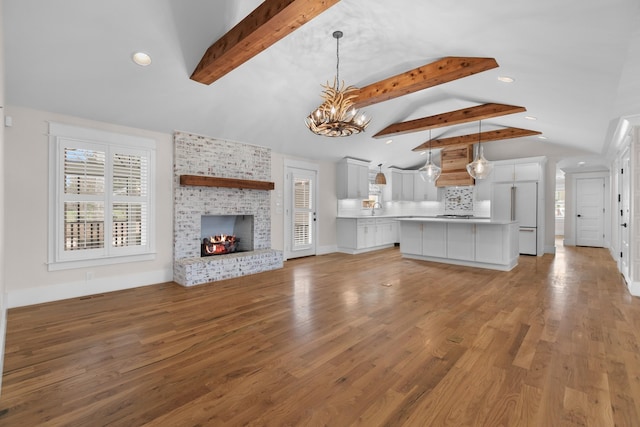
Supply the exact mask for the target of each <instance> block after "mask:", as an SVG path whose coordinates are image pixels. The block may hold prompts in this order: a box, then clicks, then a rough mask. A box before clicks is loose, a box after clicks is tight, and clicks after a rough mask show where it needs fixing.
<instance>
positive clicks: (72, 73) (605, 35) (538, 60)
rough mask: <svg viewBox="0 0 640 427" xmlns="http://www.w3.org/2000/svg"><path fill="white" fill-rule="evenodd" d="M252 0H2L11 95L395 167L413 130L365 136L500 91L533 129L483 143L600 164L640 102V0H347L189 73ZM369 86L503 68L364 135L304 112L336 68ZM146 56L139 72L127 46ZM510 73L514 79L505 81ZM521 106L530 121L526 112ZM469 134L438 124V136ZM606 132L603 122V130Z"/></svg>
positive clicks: (498, 97) (396, 111)
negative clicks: (445, 64) (465, 62)
mask: <svg viewBox="0 0 640 427" xmlns="http://www.w3.org/2000/svg"><path fill="white" fill-rule="evenodd" d="M260 3H261V2H260V1H257V0H242V1H231V0H226V1H223V0H189V1H183V0H182V1H181V0H136V1H130V0H113V1H108V2H88V1H86V0H64V1H63V0H49V1H45V0H4V16H3V19H4V23H3V25H4V31H5V61H6V63H5V69H6V88H7V89H6V92H7V93H6V101H7V104H8V105H16V106H24V107H31V108H36V109H42V110H47V111H52V112H58V113H62V114H70V115H74V116H78V117H84V118H89V119H94V120H100V121H105V122H109V123H115V124H121V125H126V126H133V127H138V128H143V129H149V130H154V131H159V132H166V133H171V132H172V131H173V130H176V129H177V130H184V131H188V132H193V133H197V134H202V135H207V136H213V137H218V138H223V139H227V140H232V141H241V142H247V143H251V144H257V145H263V146H268V147H271V148H272V149H273V150H275V151H277V152H280V153H284V154H289V155H294V156H301V157H305V158H309V159H318V160H330V161H333V160H338V159H339V158H342V157H344V156H353V157H358V158H364V159H368V160H371V161H372V164H374V165H375V164H378V163H383V164H385V165H391V164H393V165H396V166H399V167H415V166H417V165H421V164H422V163H424V157H422V156H420V154H419V153H416V152H413V151H412V148H414V147H416V146H418V145H420V144H421V143H423V142H425V141H426V140H427V139H428V132H415V133H409V134H405V135H399V136H396V137H393V138H392V139H393V142H392V143H391V144H386V139H374V138H372V136H373V135H374V134H375V133H377V132H378V131H380V130H381V129H384V128H385V127H387V126H388V125H390V124H392V123H395V122H400V121H407V120H412V119H416V118H420V117H425V116H430V115H435V114H439V113H442V112H445V111H453V110H458V109H461V108H467V107H470V106H474V105H479V104H482V103H488V102H496V103H504V104H510V105H521V106H524V107H526V109H527V111H526V112H524V113H518V114H512V115H508V116H504V117H496V118H492V119H488V120H486V121H483V123H482V127H483V130H486V131H489V130H492V129H501V128H503V127H507V126H511V127H517V128H525V129H531V130H536V131H539V132H542V135H543V136H544V137H546V138H547V139H545V140H541V139H538V138H537V137H536V136H532V137H524V138H517V139H514V140H509V141H500V142H492V143H489V144H487V145H486V146H485V155H486V156H487V157H488V158H490V159H496V160H497V159H504V158H510V157H524V156H531V155H549V156H554V157H558V158H565V157H568V158H573V157H576V156H588V157H592V158H595V159H602V154H603V153H605V152H606V150H607V138H608V135H609V133H610V128H611V126H612V123H615V122H616V120H617V118H618V117H619V115H622V114H638V113H640V87H639V86H638V85H637V81H638V80H637V78H633V77H632V75H636V76H637V73H636V74H633V70H638V69H639V68H640V67H639V64H640V55H638V47H639V46H640V43H639V42H638V40H639V39H640V32H639V30H638V22H640V11H639V3H638V2H637V0H609V1H606V2H605V1H596V2H584V1H583V0H564V1H561V2H558V1H554V0H539V1H536V2H521V1H514V2H504V1H498V0H487V1H482V2H479V1H475V0H462V1H456V2H451V1H445V0H439V1H428V2H427V1H422V0H399V1H384V2H382V1H379V2H373V1H367V0H342V1H340V2H338V4H336V5H335V6H333V7H331V8H330V9H329V10H327V11H326V12H324V13H322V14H321V15H319V16H318V17H316V18H315V19H313V20H312V21H310V22H309V23H307V24H305V25H304V26H302V27H301V28H299V29H297V30H296V31H294V32H293V33H291V34H290V35H288V36H286V37H285V38H283V39H282V40H280V41H279V42H277V43H276V44H274V45H273V46H271V47H269V48H268V49H267V50H265V51H263V52H262V53H260V54H258V55H257V56H255V57H253V58H252V59H250V60H249V61H247V62H246V63H244V64H242V65H241V66H240V67H238V68H237V69H235V70H233V71H232V72H231V73H229V74H227V75H225V76H223V77H222V78H221V79H219V80H217V81H216V82H214V83H213V84H211V85H203V84H200V83H197V82H194V81H192V80H190V79H189V76H190V75H191V73H192V72H193V70H194V68H195V67H196V65H197V64H198V62H199V60H200V58H201V57H202V55H203V53H204V52H205V51H206V49H207V48H208V47H209V46H210V45H211V44H212V43H213V42H214V41H216V40H217V39H218V38H220V37H221V36H222V35H224V34H225V33H226V32H227V31H228V30H229V29H231V28H232V27H233V26H234V25H235V24H236V23H237V22H239V21H240V20H241V19H242V18H243V17H244V16H246V15H247V14H249V13H250V12H251V11H252V10H253V9H255V7H257V6H258V5H259V4H260ZM337 29H339V30H342V31H343V32H344V37H343V38H342V39H341V41H340V76H341V78H343V79H344V80H345V81H346V82H347V84H352V85H356V86H360V87H362V86H366V85H368V84H371V83H373V82H376V81H379V80H382V79H384V78H386V77H389V76H392V75H395V74H399V73H402V72H405V71H407V70H410V69H412V68H415V67H418V66H421V65H424V64H427V63H430V62H433V61H435V60H437V59H440V58H442V57H445V56H472V57H473V56H475V57H492V58H495V59H496V60H497V62H498V64H499V67H498V68H496V69H493V70H489V71H485V72H482V73H479V74H477V75H474V76H471V77H467V78H464V79H461V80H458V81H455V82H451V83H447V84H444V85H441V86H438V87H434V88H430V89H426V90H423V91H420V92H416V93H413V94H411V95H406V96H403V97H399V98H396V99H393V100H389V101H385V102H382V103H379V104H376V105H372V106H369V107H366V108H365V110H366V111H367V112H368V114H369V115H371V116H372V117H373V119H372V121H371V124H370V126H369V128H368V129H367V131H366V132H365V133H364V134H360V135H356V136H351V137H348V138H337V139H328V138H324V137H319V136H316V135H313V134H311V133H310V132H309V131H308V130H307V128H306V127H305V125H304V122H303V119H304V117H305V116H306V115H307V114H308V113H309V112H311V111H312V110H313V109H315V108H316V107H317V105H318V104H319V103H320V101H321V98H320V92H321V87H320V84H321V83H325V82H327V81H332V80H333V77H334V75H335V69H336V58H335V40H334V39H333V38H332V36H331V34H332V32H333V31H334V30H337ZM139 50H141V51H145V52H147V53H149V54H150V55H151V56H152V59H153V63H152V65H150V66H148V67H146V68H142V67H139V66H137V65H135V64H134V63H133V62H132V61H131V59H130V58H131V55H132V53H133V52H135V51H139ZM503 75H506V76H511V77H513V78H514V79H515V82H514V83H512V84H505V83H502V82H500V81H498V79H497V77H498V76H503ZM527 115H530V116H534V117H536V118H537V120H535V121H531V120H527V119H525V116H527ZM473 132H477V125H476V124H474V123H468V124H463V125H457V126H451V127H446V128H440V129H438V130H435V131H433V137H434V138H446V137H451V136H457V135H463V134H468V133H473ZM608 132H609V133H608Z"/></svg>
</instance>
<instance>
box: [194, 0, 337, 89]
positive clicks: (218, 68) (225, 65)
mask: <svg viewBox="0 0 640 427" xmlns="http://www.w3.org/2000/svg"><path fill="white" fill-rule="evenodd" d="M339 1H340V0H265V1H264V2H263V3H262V4H261V5H260V6H258V7H257V8H256V9H255V10H254V11H253V12H251V13H250V14H249V15H247V16H246V17H245V18H244V19H243V20H242V21H240V22H239V23H238V24H237V25H236V26H235V27H233V28H232V29H231V30H229V32H227V33H226V34H225V35H224V36H222V37H221V38H220V39H219V40H218V41H216V42H215V43H214V44H212V45H211V46H210V47H209V49H207V51H206V52H205V54H204V56H203V57H202V59H201V60H200V63H199V64H198V66H197V67H196V69H195V70H194V72H193V74H192V75H191V79H192V80H195V81H197V82H200V83H204V84H207V85H208V84H211V83H213V82H214V81H216V80H218V79H219V78H220V77H222V76H224V75H225V74H227V73H229V72H230V71H231V70H233V69H235V68H237V67H239V66H240V65H242V64H243V63H245V62H246V61H248V60H249V59H251V58H253V57H254V56H256V55H257V54H259V53H260V52H262V51H263V50H265V49H267V48H268V47H269V46H271V45H272V44H274V43H275V42H277V41H278V40H280V39H282V38H284V37H285V36H287V35H288V34H290V33H292V32H293V31H294V30H296V29H297V28H299V27H301V26H302V25H304V24H306V23H307V22H309V21H310V20H311V19H313V18H315V17H316V16H318V15H319V14H320V13H322V12H324V11H325V10H327V9H329V8H330V7H331V6H333V5H334V4H336V3H338V2H339Z"/></svg>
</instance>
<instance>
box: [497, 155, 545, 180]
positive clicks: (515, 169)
mask: <svg viewBox="0 0 640 427" xmlns="http://www.w3.org/2000/svg"><path fill="white" fill-rule="evenodd" d="M532 160H533V159H532ZM543 165H544V161H542V159H541V160H538V161H526V162H519V161H514V160H504V161H497V162H494V165H493V172H492V174H491V177H492V181H493V182H518V181H538V180H540V177H541V176H542V167H543Z"/></svg>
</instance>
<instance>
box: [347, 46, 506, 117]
mask: <svg viewBox="0 0 640 427" xmlns="http://www.w3.org/2000/svg"><path fill="white" fill-rule="evenodd" d="M496 67H498V63H497V62H496V60H495V59H493V58H466V57H456V56H449V57H446V58H442V59H440V60H438V61H435V62H432V63H431V64H427V65H423V66H421V67H418V68H414V69H413V70H410V71H407V72H405V73H402V74H398V75H396V76H393V77H389V78H388V79H385V80H381V81H379V82H377V83H373V84H370V85H369V86H365V87H363V88H361V89H360V91H359V92H358V98H357V99H356V105H355V106H356V108H362V107H366V106H368V105H372V104H377V103H378V102H383V101H388V100H389V99H393V98H397V97H399V96H402V95H408V94H410V93H413V92H417V91H419V90H422V89H427V88H430V87H433V86H437V85H440V84H442V83H447V82H450V81H453V80H458V79H461V78H463V77H467V76H471V75H473V74H477V73H480V72H482V71H486V70H490V69H492V68H496Z"/></svg>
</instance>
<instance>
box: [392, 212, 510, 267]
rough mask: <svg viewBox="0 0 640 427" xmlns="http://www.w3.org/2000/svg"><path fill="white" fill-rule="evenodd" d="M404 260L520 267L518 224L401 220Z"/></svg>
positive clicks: (401, 242) (508, 222) (476, 221)
mask: <svg viewBox="0 0 640 427" xmlns="http://www.w3.org/2000/svg"><path fill="white" fill-rule="evenodd" d="M399 222H400V230H401V233H400V252H401V253H402V256H403V257H404V258H412V259H418V260H424V261H435V262H442V263H447V264H457V265H468V266H473V267H480V268H489V269H492V270H502V271H509V270H511V269H512V268H513V267H515V266H516V265H517V264H518V224H517V223H516V222H511V221H504V222H502V221H500V222H492V221H488V220H456V219H452V220H442V219H439V218H438V219H433V218H406V219H403V218H400V219H399Z"/></svg>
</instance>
